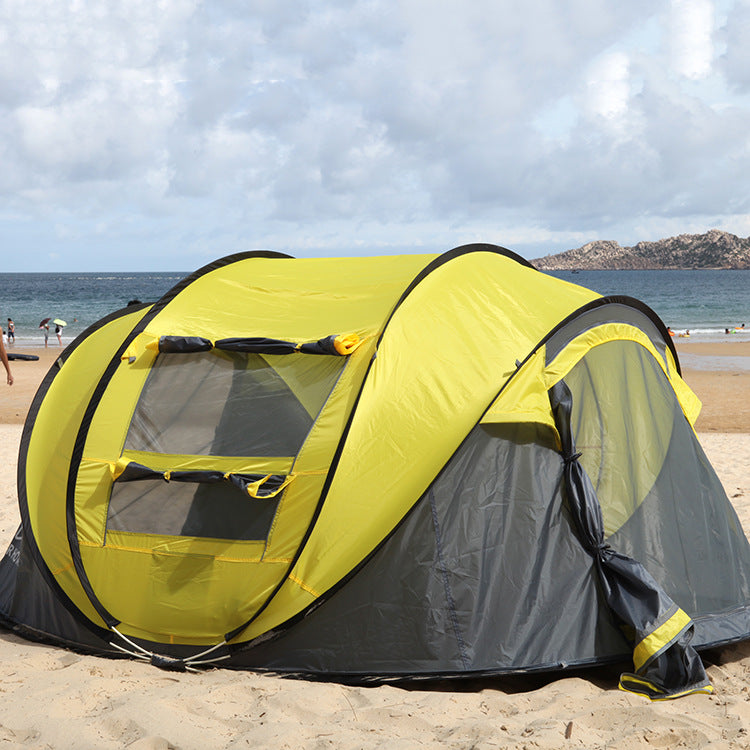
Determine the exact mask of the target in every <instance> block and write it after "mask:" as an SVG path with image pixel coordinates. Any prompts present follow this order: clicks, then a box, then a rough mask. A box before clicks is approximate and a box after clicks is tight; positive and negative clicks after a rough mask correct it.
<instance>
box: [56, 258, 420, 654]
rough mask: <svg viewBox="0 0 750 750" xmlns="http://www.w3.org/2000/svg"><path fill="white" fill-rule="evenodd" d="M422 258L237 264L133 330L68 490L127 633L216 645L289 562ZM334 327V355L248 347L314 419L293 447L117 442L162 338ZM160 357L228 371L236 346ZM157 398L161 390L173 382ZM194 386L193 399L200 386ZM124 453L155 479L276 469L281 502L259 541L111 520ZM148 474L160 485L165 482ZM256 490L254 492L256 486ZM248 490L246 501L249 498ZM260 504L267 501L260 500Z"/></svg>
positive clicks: (97, 581) (272, 335)
mask: <svg viewBox="0 0 750 750" xmlns="http://www.w3.org/2000/svg"><path fill="white" fill-rule="evenodd" d="M429 260H431V256H430V257H425V256H401V257H391V258H354V259H331V260H320V259H316V260H314V261H305V260H301V261H295V262H294V263H289V262H288V261H286V260H284V259H266V258H254V259H249V260H240V261H238V262H235V263H231V264H229V265H228V266H225V267H219V268H217V269H216V270H213V271H210V272H208V273H206V274H205V275H203V276H200V277H198V278H197V279H196V280H195V281H193V283H191V284H190V285H187V286H186V287H185V288H184V289H183V290H182V291H181V292H180V294H178V295H177V296H176V297H175V298H174V299H173V300H171V301H170V302H169V303H168V304H167V305H166V306H165V307H163V309H161V311H160V312H158V313H157V314H156V315H155V316H153V318H152V319H151V320H150V321H149V322H148V324H147V325H146V326H145V329H144V331H142V332H141V333H140V335H139V336H137V337H136V338H135V339H134V341H133V342H132V344H131V345H130V346H129V347H128V349H127V351H126V352H125V354H124V355H123V357H122V358H121V361H120V362H119V363H118V364H117V369H116V371H115V373H114V375H113V376H112V378H111V379H110V381H109V383H108V384H107V387H106V389H105V390H104V393H103V395H102V398H101V401H100V402H99V404H98V407H97V409H96V411H95V413H94V415H93V419H92V420H91V424H90V427H89V429H88V433H87V438H86V442H85V445H84V450H83V458H82V460H81V463H80V467H79V469H78V472H77V477H76V488H75V521H76V531H77V537H78V542H79V546H80V554H81V559H82V562H83V567H84V569H85V571H86V575H87V577H88V580H89V582H90V584H91V588H92V590H93V592H94V594H95V596H96V598H97V600H98V601H99V602H100V603H101V605H102V606H103V607H104V608H105V609H106V610H107V611H108V612H110V613H111V614H112V615H113V616H114V617H115V618H116V619H118V620H120V621H121V625H120V626H119V629H120V630H121V631H122V632H123V633H125V634H126V635H129V636H133V637H142V638H148V639H150V640H153V641H156V642H164V643H167V642H172V641H174V640H175V639H177V640H178V641H179V642H182V643H192V644H203V643H212V642H216V641H217V640H220V639H221V637H222V636H223V634H224V633H225V632H227V631H228V630H231V629H232V628H234V627H237V626H238V625H240V624H242V622H244V621H246V620H247V619H249V618H250V617H251V616H252V615H253V613H254V611H255V610H256V609H257V608H258V607H259V606H260V605H261V604H262V603H263V602H264V601H265V598H266V597H267V596H268V594H269V593H270V591H271V590H272V589H273V587H274V586H275V585H276V584H277V583H278V582H279V581H280V580H282V578H283V575H284V574H285V573H286V572H287V570H288V566H289V564H290V562H291V560H292V558H293V556H294V554H295V552H296V550H297V547H298V546H299V543H300V541H301V539H302V537H303V535H304V534H305V532H306V530H307V527H308V525H309V523H310V520H311V519H312V515H313V513H314V512H315V508H316V505H317V502H318V499H319V497H320V492H321V489H322V486H323V483H324V482H325V478H326V474H327V471H328V468H329V466H330V463H331V460H332V458H333V453H334V451H335V449H336V446H337V444H338V441H339V438H340V437H341V434H342V432H343V430H344V426H345V424H346V420H347V417H348V414H349V411H350V410H351V408H352V406H353V404H354V401H355V399H356V394H357V393H358V391H359V386H360V384H361V382H362V378H363V377H364V374H365V372H366V370H367V366H368V364H369V360H370V358H371V356H372V354H373V352H374V348H375V343H376V341H377V336H378V335H379V333H380V331H381V330H382V327H383V325H384V323H385V321H386V319H387V317H388V315H389V314H390V312H391V310H392V309H393V307H394V305H395V303H396V301H397V300H398V298H399V297H400V295H401V294H402V293H403V291H404V289H405V288H406V287H407V286H408V284H409V282H410V281H411V280H412V279H413V278H414V276H415V275H417V273H418V272H419V271H420V270H421V269H422V268H423V267H424V265H425V264H426V263H427V262H428V261H429ZM261 278H262V282H259V281H258V279H261ZM330 335H335V336H336V337H337V340H338V346H337V351H338V353H339V355H340V357H337V356H335V355H333V356H331V355H318V354H304V353H292V354H288V355H284V356H274V355H266V354H260V355H252V356H253V357H256V358H257V359H258V360H262V361H263V362H264V363H265V364H264V365H263V367H265V368H270V369H272V370H273V372H274V374H275V376H276V377H278V379H279V381H282V382H283V383H284V386H285V387H286V388H288V389H289V392H290V393H291V394H293V395H294V397H295V398H296V399H297V400H298V401H299V403H300V404H301V406H302V407H303V408H304V409H305V411H306V412H307V415H308V418H310V419H311V420H312V428H311V430H310V431H309V434H308V435H307V436H306V437H305V439H304V442H303V444H302V445H301V447H300V449H299V450H298V452H297V454H296V455H293V456H290V455H283V456H259V457H254V456H239V457H237V458H233V457H230V456H225V455H218V456H212V455H206V456H201V455H193V454H190V453H182V454H174V453H169V452H164V453H160V452H159V451H156V450H152V449H150V448H149V449H147V450H138V449H134V448H133V447H126V437H127V435H128V430H129V428H130V426H131V421H132V420H133V418H134V412H136V411H137V412H138V413H139V414H140V416H139V418H140V419H142V420H143V421H148V418H149V414H148V411H145V412H144V410H143V408H142V407H136V404H138V402H139V397H140V394H141V392H142V391H143V390H144V386H145V384H146V383H147V380H148V378H149V376H150V375H151V374H152V373H153V372H154V367H155V365H156V364H157V363H158V362H159V360H158V357H160V356H164V355H159V354H158V346H157V345H156V344H157V343H158V341H159V339H160V337H162V336H190V337H201V338H204V339H207V340H209V341H212V342H213V341H216V340H219V339H222V338H230V337H263V338H268V339H280V340H287V341H294V342H306V341H310V342H314V341H317V340H319V339H322V338H325V337H327V336H330ZM169 356H171V357H173V358H174V359H173V360H172V362H173V366H175V367H179V366H180V362H181V361H184V362H188V361H189V360H188V359H184V360H180V359H179V358H180V357H186V358H193V359H192V360H190V361H197V360H196V358H197V357H207V356H210V357H219V358H225V359H226V360H227V361H229V362H231V363H233V364H232V367H234V368H235V370H236V367H237V363H238V362H240V361H241V356H242V355H236V354H230V353H226V352H223V351H217V350H212V351H210V352H205V353H203V354H200V355H194V354H186V355H183V354H172V355H169ZM337 360H339V361H337ZM329 363H335V368H337V369H332V370H331V374H330V375H329V376H326V377H325V378H323V379H322V381H321V383H322V384H320V383H319V382H318V381H317V380H316V379H315V378H316V373H318V375H319V374H320V371H321V369H322V370H323V371H327V370H329V369H330V367H329ZM171 366H172V365H171ZM331 367H334V364H331ZM342 368H343V369H342ZM339 370H340V374H336V373H337V372H339ZM325 383H328V384H329V385H325ZM331 387H332V390H331V391H330V395H327V391H328V390H329V389H330V388H331ZM316 389H317V391H316ZM321 389H322V390H321ZM164 394H166V396H168V395H169V391H168V390H165V391H164ZM196 395H197V398H200V392H198V393H197V394H196ZM326 396H327V398H326ZM321 402H324V405H323V407H322V409H321V407H320V403H321ZM212 408H221V405H219V404H214V405H213V407H212ZM141 412H143V413H142V414H141ZM199 416H200V415H199ZM129 461H135V462H136V463H139V464H142V465H144V466H147V467H149V468H151V469H154V470H157V471H159V472H165V473H166V476H165V477H164V478H165V479H168V478H169V476H170V475H169V472H171V471H222V472H224V471H228V472H231V471H236V470H240V469H241V470H242V472H244V473H251V474H259V475H264V476H265V475H267V474H269V473H278V474H280V475H282V476H286V479H284V482H286V483H287V484H285V485H284V486H283V491H280V492H278V493H273V495H272V497H277V498H278V506H277V507H276V510H275V515H274V518H273V521H272V523H271V525H270V528H269V531H268V536H267V538H265V539H263V540H253V539H250V540H244V539H226V538H215V539H213V538H194V537H191V536H185V537H182V536H180V535H177V536H175V535H164V534H159V533H147V532H135V531H130V530H122V529H112V528H108V513H110V504H111V501H110V495H111V493H112V491H113V480H114V478H115V476H119V474H118V472H120V471H122V470H123V469H124V468H125V466H126V465H127V463H128V462H129ZM118 462H119V463H118ZM290 480H291V481H290ZM151 481H152V482H153V483H155V486H158V483H159V482H160V481H162V480H160V479H155V480H151ZM172 484H173V483H172ZM252 487H253V484H251V485H250V493H249V494H252ZM246 491H247V488H246ZM258 494H259V495H261V496H262V495H263V494H264V493H263V490H262V486H261V487H260V488H259V489H258ZM253 500H254V499H253V498H248V502H253ZM256 501H257V502H264V500H262V499H260V498H258V499H256ZM240 563H241V564H242V565H243V566H244V567H241V565H240ZM248 566H250V568H251V570H248ZM240 571H242V573H240ZM66 593H68V595H69V596H71V598H72V599H73V600H74V601H75V603H76V604H77V605H78V606H80V607H82V608H86V609H87V610H90V605H89V604H88V601H87V597H86V595H85V593H84V592H83V591H82V589H81V587H80V586H79V585H77V584H75V583H74V584H73V585H67V586H66ZM144 601H147V602H148V605H145V604H144Z"/></svg>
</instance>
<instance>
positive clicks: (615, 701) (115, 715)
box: [0, 342, 750, 750]
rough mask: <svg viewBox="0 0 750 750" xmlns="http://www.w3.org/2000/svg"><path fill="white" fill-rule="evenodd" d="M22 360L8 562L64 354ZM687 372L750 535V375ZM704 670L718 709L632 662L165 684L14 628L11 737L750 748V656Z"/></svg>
mask: <svg viewBox="0 0 750 750" xmlns="http://www.w3.org/2000/svg"><path fill="white" fill-rule="evenodd" d="M736 343H737V345H739V346H742V344H740V343H739V342H736ZM706 346H709V347H715V346H719V347H721V350H720V351H718V352H717V351H716V350H715V349H714V348H711V349H706V348H704V347H706ZM728 346H729V349H725V348H724V347H725V345H724V344H696V343H694V342H689V343H688V342H679V343H678V350H679V352H680V354H681V355H682V354H685V355H688V356H696V357H705V358H707V359H708V360H710V359H711V358H716V357H722V356H727V357H744V356H750V346H747V347H746V352H747V353H745V352H741V351H740V352H737V351H733V350H732V345H729V344H728ZM12 351H17V352H21V351H25V352H28V353H30V354H36V355H38V356H39V360H38V361H35V362H23V361H16V362H13V363H11V367H12V368H13V374H14V376H15V384H14V385H13V386H11V387H8V386H5V385H2V386H0V461H2V465H3V466H4V469H3V470H2V472H0V546H3V550H4V549H5V548H7V546H8V544H9V543H10V541H11V540H12V537H13V535H14V533H15V531H16V529H17V527H18V523H19V519H20V515H19V510H18V501H17V492H16V462H17V456H18V448H19V443H20V439H21V433H22V430H23V426H22V425H23V421H24V419H25V416H26V414H27V412H28V408H29V406H30V404H31V401H32V399H33V397H34V394H35V393H36V391H37V388H38V386H39V384H40V382H41V381H42V379H43V378H44V375H45V374H46V373H47V371H48V370H49V369H50V367H52V366H54V363H55V360H56V359H57V357H59V356H60V354H61V350H60V348H59V347H54V348H53V347H49V348H48V349H46V350H45V349H43V348H42V349H23V350H21V349H20V348H16V349H13V350H12ZM683 374H684V377H685V379H686V381H687V382H688V384H689V385H690V386H691V387H692V388H693V389H694V390H695V391H696V393H697V394H698V395H699V397H700V398H701V399H702V401H703V404H704V406H703V413H702V414H701V416H700V417H699V420H698V424H697V427H698V433H699V438H700V441H701V444H702V445H703V448H704V450H705V451H706V454H707V455H708V457H709V459H710V460H711V462H712V463H713V465H714V468H715V469H716V471H717V474H718V475H719V478H720V479H721V481H722V483H723V485H724V488H725V489H726V491H727V495H728V496H729V498H730V500H731V502H732V503H733V505H734V507H735V509H736V510H737V513H738V517H739V520H740V522H741V524H742V526H743V528H744V529H745V530H746V532H747V531H749V530H750V469H749V468H748V465H747V456H748V455H750V416H749V415H748V414H747V412H746V411H744V412H743V410H742V409H741V408H740V404H739V400H740V399H741V398H745V400H747V393H748V391H747V388H748V387H749V386H750V373H748V372H743V371H738V372H732V371H727V370H724V369H710V368H709V369H702V368H700V367H696V368H692V369H685V370H684V372H683ZM703 658H704V662H705V663H706V667H707V672H708V675H709V678H710V679H711V682H712V684H713V686H714V689H715V691H716V692H715V694H714V695H712V696H706V695H692V696H688V697H686V698H682V699H680V700H677V701H670V702H663V703H649V702H648V701H647V700H646V699H644V698H641V697H638V696H635V695H632V694H629V693H624V692H622V691H619V690H618V689H617V679H618V674H619V671H620V670H623V669H629V668H630V667H629V665H627V664H621V665H610V666H603V667H597V668H590V669H586V670H575V671H570V672H557V673H549V674H539V675H533V676H526V677H523V676H519V677H511V678H486V679H482V680H480V681H474V680H472V681H470V682H461V683H456V682H451V683H443V684H440V685H437V684H436V685H432V686H430V687H427V686H425V685H424V684H423V683H416V684H414V685H411V686H409V687H408V688H407V687H397V686H393V685H383V686H378V687H351V686H345V685H341V684H337V683H322V682H311V681H305V680H290V679H283V678H280V677H278V676H274V675H270V674H258V673H252V672H239V671H232V670H225V669H211V670H208V671H206V672H202V673H200V674H180V673H171V672H163V671H160V670H159V669H157V668H155V667H152V666H151V665H149V664H146V663H141V662H137V661H132V660H115V659H106V658H101V657H95V656H87V655H82V654H80V653H75V652H72V651H67V650H65V649H61V648H58V647H54V646H48V645H43V644H38V643H32V642H29V641H26V640H23V639H21V638H19V637H17V636H16V635H14V634H13V633H11V632H9V631H6V630H2V629H0V681H1V682H0V684H1V685H2V687H1V688H0V689H2V691H3V717H2V719H0V739H2V740H3V741H4V742H5V743H6V744H5V746H7V747H9V748H29V747H32V748H40V749H41V748H56V749H57V748H62V749H65V748H71V749H72V748H81V747H96V748H103V749H104V750H107V749H109V748H123V747H128V748H131V749H133V750H157V749H159V750H168V749H169V748H181V749H183V750H191V749H192V748H195V749H196V750H198V749H199V748H200V749H201V750H202V748H206V747H210V748H216V749H217V750H224V749H226V750H229V749H230V748H232V749H234V748H239V747H248V746H252V747H258V748H308V747H315V748H350V747H356V748H386V747H387V748H388V749H389V750H390V749H391V748H397V749H398V748H404V749H406V748H412V747H416V746H418V747H427V748H438V747H446V746H448V747H457V748H469V747H473V748H497V747H502V748H519V749H520V748H526V749H528V750H531V749H532V748H550V749H551V748H560V747H566V748H568V747H570V748H587V749H592V748H605V747H606V748H610V749H613V750H618V749H619V750H630V749H631V748H654V747H676V746H679V747H685V748H695V749H696V750H697V749H698V748H706V747H715V748H729V749H730V750H735V749H737V750H739V748H745V747H747V746H748V737H750V692H749V689H748V677H749V676H750V643H742V644H739V645H735V646H730V647H725V648H722V649H713V650H710V651H707V652H704V653H703ZM40 707H41V708H40Z"/></svg>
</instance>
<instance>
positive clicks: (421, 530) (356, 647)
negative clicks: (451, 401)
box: [236, 424, 630, 678]
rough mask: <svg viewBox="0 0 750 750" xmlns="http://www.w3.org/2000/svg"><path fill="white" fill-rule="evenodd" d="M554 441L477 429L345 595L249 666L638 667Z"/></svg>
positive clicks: (368, 671)
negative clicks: (605, 593)
mask: <svg viewBox="0 0 750 750" xmlns="http://www.w3.org/2000/svg"><path fill="white" fill-rule="evenodd" d="M551 437H552V436H551V435H550V434H549V432H548V431H547V430H545V429H543V428H541V427H538V426H535V425H485V424H483V425H479V426H477V427H476V428H475V429H474V430H473V431H472V433H471V434H470V435H469V436H468V438H467V439H466V440H465V442H464V444H463V445H462V446H461V448H460V449H459V451H458V452H457V453H456V455H455V456H454V457H453V459H452V460H451V462H450V463H449V464H448V466H446V468H445V469H444V471H443V472H442V473H441V475H440V477H439V478H438V479H437V480H436V481H435V482H434V483H433V485H432V486H431V487H430V488H429V490H428V491H427V492H426V493H425V494H424V495H423V496H422V498H421V499H420V500H419V501H418V502H417V504H416V505H415V507H414V509H413V510H412V512H411V513H410V514H409V515H408V516H407V517H406V519H405V520H404V521H403V523H402V524H401V526H400V527H399V528H398V529H397V530H396V531H395V533H394V534H393V535H392V536H391V537H390V539H388V541H387V542H386V543H385V544H384V545H383V546H382V547H381V548H380V549H379V550H378V551H377V552H376V553H375V554H374V555H373V556H372V557H371V558H370V559H369V560H368V561H367V562H366V563H365V564H364V565H363V566H361V568H360V569H359V571H358V572H357V573H356V574H355V575H354V576H353V577H352V578H351V579H350V580H349V581H347V582H346V584H345V585H343V586H341V587H340V588H339V589H338V590H337V591H336V592H335V593H334V594H333V595H332V596H330V598H328V599H327V600H326V601H325V602H324V603H322V604H320V605H319V606H318V607H315V608H314V610H313V611H312V612H310V613H309V614H308V615H307V616H306V617H304V618H303V619H301V620H300V621H299V622H298V623H295V624H294V626H293V627H290V628H288V629H285V630H282V631H280V632H279V633H277V634H276V637H274V638H270V639H269V638H263V639H260V641H259V642H258V643H254V644H250V647H249V648H247V649H243V650H241V651H239V652H238V653H237V654H236V659H237V660H238V661H240V662H241V663H242V664H243V665H246V666H249V667H253V668H269V669H273V670H275V671H280V672H297V671H304V672H309V671H312V672H314V673H318V674H326V673H329V674H346V675H348V676H349V678H351V676H352V675H357V676H359V677H373V676H375V675H388V676H390V677H397V676H401V677H404V676H408V675H410V674H414V673H419V674H435V675H439V676H445V675H449V674H451V673H456V674H458V673H462V672H466V671H470V672H472V673H486V674H490V673H491V674H499V673H508V672H516V671H525V670H533V669H555V668H561V667H564V666H571V665H577V664H580V665H582V664H589V663H593V662H594V661H596V660H597V659H601V658H602V657H603V656H604V655H606V657H608V658H624V657H626V656H627V655H628V654H629V653H630V649H629V646H628V644H627V641H626V640H625V638H624V637H623V635H622V633H621V632H620V630H619V628H618V627H617V626H616V624H615V622H614V620H613V619H612V617H611V616H610V615H609V613H608V612H607V609H606V606H605V604H604V600H603V598H602V594H601V590H600V586H599V584H598V581H597V579H596V575H595V571H594V570H593V567H592V565H591V559H590V557H589V555H588V554H587V553H586V551H585V550H584V549H583V547H582V546H581V545H580V543H579V542H578V541H577V539H576V538H575V535H574V533H573V532H572V527H571V518H570V514H569V512H568V510H567V509H566V506H565V500H564V496H563V492H562V469H563V462H562V460H561V457H560V455H559V453H558V452H557V451H556V450H555V448H554V445H553V444H552V443H551ZM374 602H377V605H376V606H373V603H374ZM584 612H585V613H586V615H585V616H584V615H583V613H584ZM592 613H596V614H592Z"/></svg>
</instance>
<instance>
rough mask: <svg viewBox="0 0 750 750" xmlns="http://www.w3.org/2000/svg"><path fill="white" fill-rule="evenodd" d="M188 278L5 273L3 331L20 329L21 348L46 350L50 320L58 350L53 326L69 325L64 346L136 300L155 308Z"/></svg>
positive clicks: (0, 282)
mask: <svg viewBox="0 0 750 750" xmlns="http://www.w3.org/2000/svg"><path fill="white" fill-rule="evenodd" d="M187 275H188V273H181V272H174V273H171V272H170V273H165V272H162V273H131V272H128V273H6V274H0V325H2V327H3V330H4V331H6V333H7V322H8V321H7V319H8V318H12V319H13V322H14V323H15V326H16V346H18V347H22V346H23V347H29V346H32V347H34V346H44V334H43V331H42V330H41V329H40V327H39V324H40V323H41V321H42V320H44V318H50V323H49V325H50V339H49V344H50V346H52V345H54V346H57V345H58V343H57V338H56V337H55V325H54V323H52V320H53V319H55V318H58V319H60V320H64V321H65V322H66V323H67V325H66V326H65V327H64V328H63V333H62V339H63V344H66V343H69V342H70V341H72V340H73V339H74V338H75V337H76V336H77V335H78V334H79V333H81V332H83V331H84V330H85V329H86V328H88V327H89V326H90V325H92V324H93V323H96V321H98V320H100V319H101V318H103V317H104V316H105V315H108V314H109V313H111V312H114V311H115V310H119V309H121V308H123V307H125V306H126V305H127V304H128V302H130V301H132V300H139V301H141V302H156V300H158V299H159V298H160V297H161V296H162V295H164V294H166V292H168V291H169V290H170V289H171V288H172V287H173V286H174V285H175V284H177V283H178V282H180V281H181V280H182V279H183V278H184V277H185V276H187Z"/></svg>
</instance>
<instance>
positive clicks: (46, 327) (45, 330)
mask: <svg viewBox="0 0 750 750" xmlns="http://www.w3.org/2000/svg"><path fill="white" fill-rule="evenodd" d="M42 332H43V333H44V348H45V349H46V348H47V342H48V340H49V325H48V324H47V323H45V324H44V325H43V326H42Z"/></svg>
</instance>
